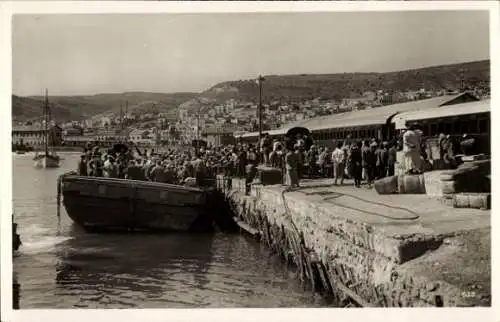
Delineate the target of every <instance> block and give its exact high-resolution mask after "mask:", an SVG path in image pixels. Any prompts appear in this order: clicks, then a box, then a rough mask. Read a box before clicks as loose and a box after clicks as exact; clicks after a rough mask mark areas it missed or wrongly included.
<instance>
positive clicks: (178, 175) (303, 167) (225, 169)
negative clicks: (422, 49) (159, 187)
mask: <svg viewBox="0 0 500 322" xmlns="http://www.w3.org/2000/svg"><path fill="white" fill-rule="evenodd" d="M467 140H469V141H470V140H471V139H470V138H468V137H467V135H464V138H463V139H462V143H463V142H467ZM472 140H473V139H472ZM333 145H334V148H333V149H330V148H328V147H326V146H321V145H316V144H313V143H311V139H310V138H308V137H307V136H303V135H300V134H298V135H297V136H296V137H295V138H288V139H287V140H286V141H284V142H281V141H278V140H272V139H271V138H270V136H269V135H268V134H264V135H263V136H262V138H261V139H260V141H259V142H258V144H256V145H254V144H248V143H243V142H240V143H237V144H234V145H227V146H219V147H211V146H209V147H200V148H194V147H191V148H186V147H170V148H167V149H166V150H165V151H163V152H155V151H154V149H151V150H144V151H140V150H139V149H138V148H133V147H130V148H125V147H123V148H122V149H116V148H115V149H103V148H101V147H100V146H99V145H98V144H94V145H89V146H87V147H86V148H85V149H84V153H83V155H82V156H81V160H80V163H79V166H78V172H79V174H80V175H82V176H97V177H111V178H123V179H132V180H147V181H153V182H162V183H170V184H183V185H200V186H202V185H207V184H210V182H212V183H213V182H214V180H215V177H216V175H217V174H225V175H227V176H237V177H245V178H247V180H249V181H251V180H252V179H253V178H254V176H255V175H256V173H257V166H258V165H261V164H264V165H266V166H269V167H273V168H278V169H281V170H283V173H285V174H286V176H285V177H286V180H285V181H286V182H285V183H286V184H288V185H290V186H299V180H300V178H304V177H308V178H332V179H333V183H334V184H335V185H337V184H341V185H342V184H343V183H344V180H345V179H353V180H354V186H355V187H360V186H361V183H362V182H363V181H364V182H366V184H367V186H368V187H371V186H372V184H373V182H374V180H377V179H380V178H384V177H386V176H392V175H394V173H395V164H396V152H397V151H403V152H404V153H403V155H404V157H403V162H402V163H403V168H404V171H405V172H407V173H410V174H415V173H421V172H423V171H424V170H425V168H426V166H428V164H429V163H430V162H431V161H430V160H433V159H434V158H433V156H432V149H431V147H430V145H429V144H427V142H426V141H425V140H424V139H423V138H422V133H421V132H420V131H419V130H418V129H417V128H414V127H410V128H409V129H408V130H407V131H406V132H405V133H402V135H401V136H400V137H398V138H395V139H393V140H392V141H389V142H386V141H379V140H377V139H375V138H373V139H371V140H363V141H359V140H358V141H356V140H353V139H351V138H350V137H347V138H346V139H345V140H343V141H337V142H334V144H333ZM438 146H439V154H440V155H439V158H438V159H440V160H442V161H443V162H445V163H449V164H450V167H453V164H452V163H453V162H454V156H455V154H456V153H457V152H458V151H457V144H456V142H454V141H452V139H451V138H450V136H449V135H448V136H447V135H444V134H441V135H440V136H439V139H438Z"/></svg>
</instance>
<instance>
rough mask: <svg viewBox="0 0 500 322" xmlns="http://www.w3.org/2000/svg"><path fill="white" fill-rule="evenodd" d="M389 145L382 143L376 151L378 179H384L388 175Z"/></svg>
mask: <svg viewBox="0 0 500 322" xmlns="http://www.w3.org/2000/svg"><path fill="white" fill-rule="evenodd" d="M387 145H388V143H387V142H382V143H381V144H380V146H379V148H378V149H377V151H376V156H377V165H376V166H377V175H376V178H377V179H380V178H384V177H385V176H386V175H387V162H388V159H389V150H388V148H387Z"/></svg>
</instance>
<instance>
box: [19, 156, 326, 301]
mask: <svg viewBox="0 0 500 322" xmlns="http://www.w3.org/2000/svg"><path fill="white" fill-rule="evenodd" d="M78 157H79V155H78V154H74V153H73V154H72V153H67V154H63V158H64V161H63V162H64V164H63V166H62V167H61V168H59V169H45V170H41V169H35V168H34V167H33V162H32V156H30V155H13V171H14V176H13V179H14V180H13V181H14V183H13V198H14V200H13V202H14V218H15V221H16V222H17V223H18V224H19V233H20V234H21V238H22V241H23V245H22V246H21V249H20V251H19V254H18V256H16V257H15V258H14V271H15V274H17V277H18V282H19V283H20V285H21V286H20V287H21V291H20V308H21V309H25V308H180V307H183V308H195V307H226V308H228V307H318V306H325V305H326V304H327V303H325V302H324V301H323V300H322V299H321V298H320V297H319V296H317V295H313V294H311V293H310V292H308V291H306V290H304V289H303V288H302V287H301V286H300V283H299V282H298V280H297V279H296V278H295V276H296V270H295V269H293V268H287V267H286V266H285V264H283V263H282V262H281V261H280V259H279V258H277V257H276V256H273V255H272V254H270V252H269V251H268V250H266V249H265V248H264V246H262V245H260V244H259V243H257V242H256V241H254V240H252V239H249V238H247V237H245V236H242V235H239V234H222V233H216V234H208V235H189V234H169V235H147V234H89V233H86V232H84V231H82V230H81V229H79V228H78V227H77V226H75V225H73V224H72V222H71V220H70V219H69V218H68V216H67V215H66V212H65V210H64V206H61V219H60V221H59V220H58V218H57V201H56V194H57V188H56V181H57V177H58V176H59V174H61V173H63V172H65V171H67V170H70V169H73V168H75V167H76V163H77V160H78Z"/></svg>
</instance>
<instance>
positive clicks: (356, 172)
mask: <svg viewBox="0 0 500 322" xmlns="http://www.w3.org/2000/svg"><path fill="white" fill-rule="evenodd" d="M361 146H362V143H361V141H360V142H358V143H357V144H353V145H352V146H351V153H350V155H349V165H350V167H351V169H350V173H351V176H352V177H353V178H354V186H355V187H356V188H359V187H361V175H362V171H363V168H362V162H363V157H362V155H361Z"/></svg>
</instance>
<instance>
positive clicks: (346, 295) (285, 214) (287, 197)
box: [218, 176, 477, 307]
mask: <svg viewBox="0 0 500 322" xmlns="http://www.w3.org/2000/svg"><path fill="white" fill-rule="evenodd" d="M218 188H219V189H220V190H221V191H223V192H224V194H225V196H226V198H227V201H228V202H229V204H230V207H231V208H232V210H233V212H234V214H235V220H236V221H238V222H241V223H243V225H244V226H245V227H248V228H246V229H245V230H247V231H249V232H251V233H252V234H254V235H256V236H257V237H258V238H259V239H260V241H261V242H262V243H264V244H266V245H267V246H268V247H269V248H270V249H271V250H273V251H274V252H275V253H277V254H279V255H280V256H281V257H282V258H284V259H285V260H286V261H288V262H291V263H294V264H295V265H296V266H297V267H298V270H299V275H300V278H301V280H302V281H303V282H305V283H308V284H309V285H310V287H311V288H312V290H313V291H317V292H321V293H322V294H323V295H324V296H327V297H331V298H334V299H336V301H337V303H340V305H346V304H347V303H352V304H354V305H356V306H362V307H370V306H371V307H440V306H474V305H477V298H475V297H473V296H470V297H467V296H465V297H464V296H463V295H464V289H463V288H460V287H457V286H456V285H452V284H450V283H447V282H443V281H440V280H435V279H432V278H429V277H427V276H426V275H425V274H415V273H414V272H415V269H412V265H413V264H412V263H411V260H412V259H414V258H416V257H419V256H421V255H422V254H424V253H425V252H427V251H429V250H433V249H436V248H438V247H439V246H440V245H441V244H442V243H443V241H445V239H446V236H444V235H443V236H436V235H429V236H425V235H419V234H411V233H410V234H403V235H401V236H399V235H394V234H393V235H391V234H387V233H386V232H385V231H384V227H383V226H380V225H379V226H377V225H371V224H367V223H366V222H362V221H357V220H349V219H346V216H345V212H348V211H349V209H348V208H344V207H340V206H329V207H325V206H324V205H323V204H322V203H321V202H316V200H315V197H318V196H314V195H305V194H303V193H300V192H296V191H287V190H286V187H284V186H281V185H262V184H251V185H250V186H249V184H248V183H247V182H245V180H244V179H234V178H233V179H228V178H225V177H223V176H219V177H218ZM336 213H337V214H338V213H343V214H344V215H343V216H336ZM353 218H356V217H355V216H353ZM342 303H343V304H342Z"/></svg>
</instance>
